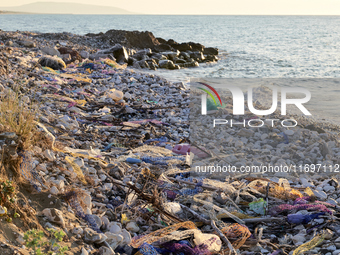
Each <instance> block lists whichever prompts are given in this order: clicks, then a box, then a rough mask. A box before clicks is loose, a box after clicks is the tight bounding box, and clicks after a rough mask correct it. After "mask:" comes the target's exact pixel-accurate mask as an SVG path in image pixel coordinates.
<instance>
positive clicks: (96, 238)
mask: <svg viewBox="0 0 340 255" xmlns="http://www.w3.org/2000/svg"><path fill="white" fill-rule="evenodd" d="M106 239H107V236H106V235H104V234H101V233H97V232H96V231H94V230H92V229H90V228H85V229H84V241H85V242H86V243H102V242H104V241H106Z"/></svg>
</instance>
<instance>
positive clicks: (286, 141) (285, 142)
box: [279, 132, 289, 144]
mask: <svg viewBox="0 0 340 255" xmlns="http://www.w3.org/2000/svg"><path fill="white" fill-rule="evenodd" d="M279 135H282V136H283V138H284V139H285V141H284V144H288V143H289V139H288V136H287V135H286V134H285V133H283V132H281V133H280V134H279Z"/></svg>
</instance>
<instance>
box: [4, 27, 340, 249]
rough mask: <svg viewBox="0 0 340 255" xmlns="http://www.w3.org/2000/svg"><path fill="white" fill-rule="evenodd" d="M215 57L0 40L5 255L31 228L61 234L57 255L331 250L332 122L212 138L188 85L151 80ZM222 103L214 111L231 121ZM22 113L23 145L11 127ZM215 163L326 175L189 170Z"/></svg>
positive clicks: (184, 46) (150, 45)
mask: <svg viewBox="0 0 340 255" xmlns="http://www.w3.org/2000/svg"><path fill="white" fill-rule="evenodd" d="M216 61H218V49H216V48H211V47H207V48H206V47H204V46H203V45H201V44H200V43H199V42H195V43H193V42H188V43H177V42H175V41H174V40H164V39H162V38H156V37H155V36H153V35H152V33H150V32H136V31H134V32H129V31H120V30H110V31H108V32H106V33H99V34H87V35H84V36H82V35H74V34H70V33H41V34H40V33H33V32H19V31H17V32H6V31H0V85H1V86H0V93H1V94H0V95H1V97H2V103H1V110H2V112H1V114H2V115H6V116H8V118H0V119H1V120H2V121H1V122H0V124H1V125H0V131H1V133H0V146H1V150H2V151H3V160H2V163H1V167H2V170H1V171H2V174H3V176H2V179H1V180H2V181H4V180H5V179H7V180H10V181H11V182H12V183H13V185H14V187H15V190H16V196H15V199H14V200H13V202H9V201H7V202H6V201H5V202H3V203H2V204H1V207H0V211H1V212H0V215H1V217H0V219H1V220H2V222H1V223H2V224H1V227H0V230H1V231H0V243H1V244H0V251H1V254H30V252H32V249H31V248H30V247H29V246H28V245H27V241H26V240H25V233H27V231H28V230H30V229H38V230H41V231H43V233H45V235H48V232H47V230H48V229H55V230H58V231H59V230H62V231H63V232H64V233H65V236H64V237H63V238H62V240H61V241H60V243H61V246H67V247H68V250H67V251H64V254H80V255H87V254H97V255H99V254H105V255H106V254H122V255H123V254H128V255H132V254H143V255H149V254H193V255H194V254H202V255H203V254H205V255H207V254H244V255H248V254H249V255H250V254H265V255H267V254H272V255H274V254H275V255H277V254H291V255H299V254H327V255H336V254H340V223H339V220H338V218H337V217H338V216H339V212H340V206H339V205H338V203H340V193H339V191H338V190H339V186H340V185H339V182H338V177H337V172H336V171H335V170H336V169H338V168H337V166H339V165H340V129H339V126H338V125H336V124H330V123H326V124H325V123H322V122H318V121H315V120H310V119H304V118H300V119H299V125H298V126H297V127H295V128H294V129H290V128H286V127H282V126H275V127H271V126H269V125H266V126H264V127H262V128H256V129H251V128H249V127H242V126H239V127H237V128H234V129H226V128H225V127H219V128H216V129H214V133H213V137H214V138H213V139H211V138H210V137H209V135H210V133H206V134H205V132H206V131H207V130H210V126H211V122H212V119H213V117H212V115H209V114H208V115H207V116H200V115H199V111H200V109H199V103H198V97H192V94H190V88H189V87H188V86H187V85H186V84H184V83H183V82H173V81H171V80H167V79H165V78H162V77H161V76H157V75H154V74H152V73H148V72H147V70H150V69H151V70H155V69H169V70H172V72H176V71H177V70H178V69H183V68H196V67H197V66H199V65H202V64H204V63H211V62H216ZM195 93H196V92H195ZM194 95H196V94H194ZM198 95H199V93H198V94H197V96H198ZM6 100H9V101H6ZM195 100H196V101H195ZM223 101H224V102H227V103H226V105H224V107H223V108H219V109H216V110H215V111H214V112H213V114H214V116H218V117H219V118H221V119H230V118H231V117H232V116H231V109H232V102H231V99H230V98H228V97H227V96H225V97H224V98H223ZM6 102H9V103H8V104H6ZM11 106H12V107H13V108H10V107H11ZM6 107H7V108H6ZM15 107H17V108H15ZM6 109H7V110H6ZM15 109H20V111H18V113H15ZM22 112H24V113H25V114H26V115H24V116H25V117H26V118H29V117H32V118H29V119H30V122H27V123H30V125H31V128H32V129H30V130H31V131H32V132H30V134H32V135H31V136H30V135H27V134H26V133H23V132H21V131H22V130H26V129H27V126H28V124H27V125H23V128H22V129H13V127H12V126H11V125H9V123H10V122H9V120H10V119H13V121H14V123H17V124H18V125H19V124H20V123H21V122H20V120H21V117H20V116H21V115H20V114H21V113H22ZM14 113H15V114H14ZM196 113H197V114H196ZM196 115H197V116H196ZM192 117H195V118H192ZM245 117H246V118H248V119H251V118H253V117H254V116H253V115H252V114H250V113H247V115H246V116H245ZM269 117H270V118H272V119H280V118H281V117H280V116H279V115H278V114H277V113H274V114H273V115H272V116H269ZM297 118H298V117H297ZM3 119H4V120H3ZM24 123H25V121H24ZM14 130H16V131H14ZM24 134H25V135H24ZM33 134H34V135H33ZM190 142H195V146H193V144H191V145H190ZM181 148H187V149H185V150H184V149H183V150H182V149H181ZM188 148H190V150H189V149H188ZM214 164H215V165H216V164H220V165H226V166H235V167H236V169H237V170H240V168H241V167H242V166H249V167H251V166H263V165H269V164H270V165H272V166H290V165H294V166H300V165H301V166H306V165H307V166H311V165H315V166H318V165H321V166H326V169H327V171H328V172H326V171H319V172H316V171H314V172H313V173H311V172H306V171H305V170H306V169H305V168H304V169H303V170H304V171H299V169H298V171H295V172H292V173H287V172H282V171H281V172H278V173H271V174H269V173H263V172H262V173H253V172H239V171H238V172H235V173H225V172H220V173H216V172H213V173H212V172H210V173H207V172H201V173H198V172H197V171H195V167H196V166H198V165H214ZM329 166H332V167H333V172H329ZM321 170H323V168H321ZM339 171H340V169H339ZM14 215H16V216H14ZM8 219H10V220H8ZM48 249H49V247H46V251H47V250H48ZM54 252H55V254H62V253H57V252H58V250H56V251H54Z"/></svg>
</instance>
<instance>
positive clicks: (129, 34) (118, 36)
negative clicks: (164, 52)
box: [86, 29, 160, 49]
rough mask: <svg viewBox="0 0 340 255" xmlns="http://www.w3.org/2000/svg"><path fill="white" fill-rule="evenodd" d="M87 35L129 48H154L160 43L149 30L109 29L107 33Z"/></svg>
mask: <svg viewBox="0 0 340 255" xmlns="http://www.w3.org/2000/svg"><path fill="white" fill-rule="evenodd" d="M86 36H90V37H96V38H97V39H99V40H101V41H103V42H106V43H109V44H110V45H115V44H121V45H123V46H125V47H129V48H137V49H142V48H153V47H154V46H156V45H159V44H160V43H159V41H158V40H157V39H156V37H155V36H154V35H153V34H152V33H151V32H148V31H145V32H140V31H126V30H115V29H112V30H109V31H107V32H106V33H105V34H104V33H99V34H92V33H90V34H86Z"/></svg>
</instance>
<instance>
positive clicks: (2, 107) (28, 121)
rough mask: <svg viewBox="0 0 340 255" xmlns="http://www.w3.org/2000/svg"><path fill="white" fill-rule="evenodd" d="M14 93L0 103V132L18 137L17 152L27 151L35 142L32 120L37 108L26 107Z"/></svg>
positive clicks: (6, 96)
mask: <svg viewBox="0 0 340 255" xmlns="http://www.w3.org/2000/svg"><path fill="white" fill-rule="evenodd" d="M21 99H22V98H21V97H20V96H18V94H16V93H13V92H12V93H7V94H6V95H4V96H2V97H1V101H0V124H1V129H2V130H0V131H2V132H3V131H5V132H14V133H16V135H17V136H18V137H19V144H18V149H19V150H26V149H28V148H29V147H30V146H31V145H32V143H33V142H34V141H35V140H36V135H37V130H36V128H35V123H34V120H35V118H36V114H37V107H36V106H35V105H33V104H30V105H27V104H25V103H24V102H22V100H21Z"/></svg>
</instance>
